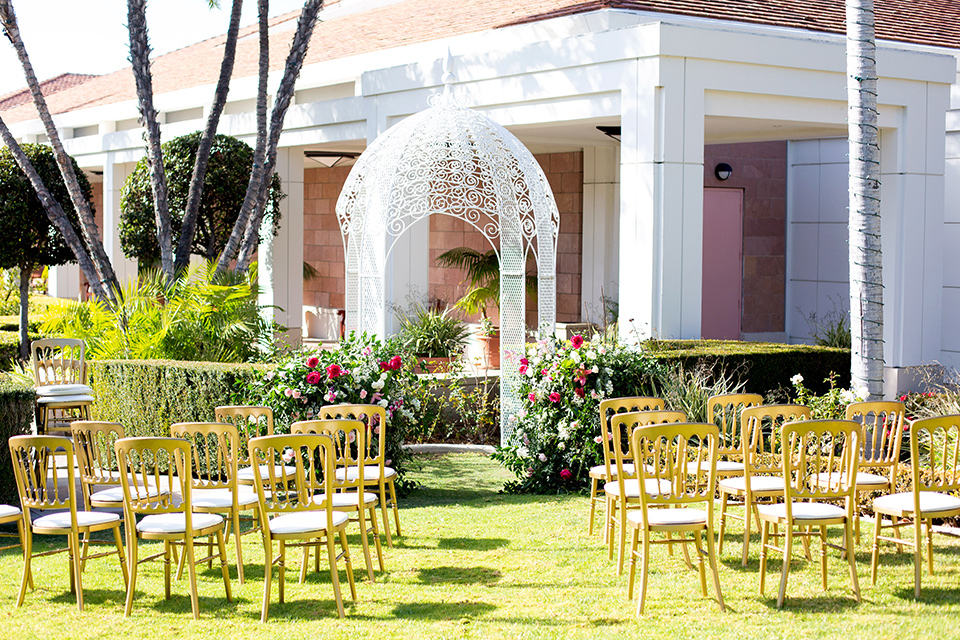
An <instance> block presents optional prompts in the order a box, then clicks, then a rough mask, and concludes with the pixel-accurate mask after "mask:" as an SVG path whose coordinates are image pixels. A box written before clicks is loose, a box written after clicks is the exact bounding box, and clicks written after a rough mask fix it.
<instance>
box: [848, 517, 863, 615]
mask: <svg viewBox="0 0 960 640" xmlns="http://www.w3.org/2000/svg"><path fill="white" fill-rule="evenodd" d="M851 528H852V527H851V523H850V521H849V520H847V522H846V523H845V526H844V537H845V540H844V541H845V542H846V551H847V562H848V563H849V564H850V582H851V583H852V584H853V594H854V595H855V596H856V598H857V602H860V580H859V578H857V558H856V554H855V553H854V546H853V532H852V531H851Z"/></svg>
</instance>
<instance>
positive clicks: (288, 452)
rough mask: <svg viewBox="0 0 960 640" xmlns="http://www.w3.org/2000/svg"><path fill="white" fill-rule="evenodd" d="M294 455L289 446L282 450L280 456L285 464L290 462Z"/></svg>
mask: <svg viewBox="0 0 960 640" xmlns="http://www.w3.org/2000/svg"><path fill="white" fill-rule="evenodd" d="M295 455H297V454H296V453H295V452H294V451H293V449H291V448H290V447H287V448H286V449H284V450H283V454H282V455H281V456H280V457H281V458H283V461H284V462H285V463H286V464H290V462H291V461H292V460H293V458H294V456H295Z"/></svg>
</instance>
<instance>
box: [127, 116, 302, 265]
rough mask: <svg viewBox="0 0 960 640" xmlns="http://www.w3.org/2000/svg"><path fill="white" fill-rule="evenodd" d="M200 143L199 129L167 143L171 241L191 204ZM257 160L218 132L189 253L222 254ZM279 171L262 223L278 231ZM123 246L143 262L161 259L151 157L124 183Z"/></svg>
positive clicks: (211, 256)
mask: <svg viewBox="0 0 960 640" xmlns="http://www.w3.org/2000/svg"><path fill="white" fill-rule="evenodd" d="M199 146H200V132H199V131H197V132H194V133H191V134H188V135H185V136H180V137H179V138H174V139H173V140H170V141H169V142H166V143H164V144H163V147H162V148H163V168H164V170H165V171H166V176H167V188H168V192H167V197H168V200H169V204H170V224H171V229H172V231H173V246H174V247H176V246H177V243H178V242H179V240H180V224H181V222H182V221H183V212H184V210H185V209H186V207H187V196H188V194H189V191H190V179H191V177H192V175H193V165H194V162H195V161H196V157H197V148H198V147H199ZM252 166H253V149H252V148H251V147H250V146H249V145H247V144H246V143H245V142H243V141H241V140H238V139H237V138H234V137H231V136H226V135H222V134H218V135H217V137H216V139H215V140H214V143H213V148H212V149H211V152H210V162H209V164H208V165H207V174H206V177H205V179H204V182H203V197H202V198H201V200H200V210H199V212H198V215H197V230H196V235H195V236H194V239H193V245H192V247H191V250H190V251H191V253H193V254H195V255H199V256H203V257H205V258H207V259H208V260H214V259H216V258H217V257H219V255H220V253H221V252H222V251H223V247H224V245H225V244H226V242H227V239H228V238H229V237H230V232H231V231H232V230H233V226H234V224H235V223H236V221H237V215H238V214H239V213H240V207H241V205H242V204H243V198H244V195H245V194H246V191H247V183H248V182H249V180H250V169H251V167H252ZM283 197H284V195H283V192H282V191H281V190H280V177H279V176H278V175H276V174H274V175H273V178H272V180H271V181H270V193H269V196H268V200H267V208H266V214H265V216H264V222H265V224H264V228H267V229H272V230H273V234H274V235H276V232H277V230H278V229H279V225H280V200H282V199H283ZM120 210H121V212H122V213H121V216H120V246H121V247H122V248H123V252H124V254H126V256H127V257H128V258H137V259H138V260H139V261H140V264H141V265H150V264H153V263H155V262H157V261H158V260H159V259H160V247H159V243H158V242H157V231H156V216H155V214H154V209H153V190H152V186H151V184H150V169H149V166H148V163H147V158H146V157H144V158H143V159H141V160H140V162H138V163H137V166H136V168H135V169H134V170H133V173H131V174H130V176H129V177H128V178H127V181H126V182H125V183H124V185H123V190H122V192H121V196H120Z"/></svg>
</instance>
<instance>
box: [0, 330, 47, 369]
mask: <svg viewBox="0 0 960 640" xmlns="http://www.w3.org/2000/svg"><path fill="white" fill-rule="evenodd" d="M29 338H30V340H31V341H33V340H39V339H40V334H38V333H31V334H29ZM19 356H20V332H19V331H17V330H16V329H14V330H13V331H0V371H9V370H10V367H11V365H12V364H13V362H14V360H15V359H16V358H18V357H19ZM31 375H33V374H31Z"/></svg>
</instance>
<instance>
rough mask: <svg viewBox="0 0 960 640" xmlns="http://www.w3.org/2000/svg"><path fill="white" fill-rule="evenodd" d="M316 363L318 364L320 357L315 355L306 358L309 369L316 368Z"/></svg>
mask: <svg viewBox="0 0 960 640" xmlns="http://www.w3.org/2000/svg"><path fill="white" fill-rule="evenodd" d="M318 364H320V358H318V357H316V356H312V357H310V358H307V366H308V367H310V368H311V369H316V368H317V365H318Z"/></svg>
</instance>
